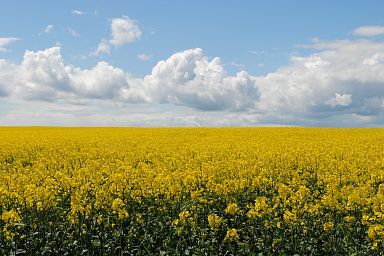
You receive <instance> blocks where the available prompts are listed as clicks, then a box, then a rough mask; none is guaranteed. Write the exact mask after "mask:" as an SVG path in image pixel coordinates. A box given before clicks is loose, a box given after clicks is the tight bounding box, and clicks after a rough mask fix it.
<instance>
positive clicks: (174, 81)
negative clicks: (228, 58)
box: [144, 48, 259, 110]
mask: <svg viewBox="0 0 384 256" xmlns="http://www.w3.org/2000/svg"><path fill="white" fill-rule="evenodd" d="M144 86H145V89H146V92H147V94H148V96H149V98H150V99H151V102H156V103H171V104H176V105H185V106H189V107H193V108H196V109H202V110H224V109H229V110H244V109H247V108H252V107H253V106H254V104H255V103H256V102H257V101H258V98H259V91H258V88H257V86H256V84H255V79H254V78H253V77H252V76H250V75H249V74H247V73H246V72H244V71H242V72H239V73H238V74H236V76H229V75H227V74H226V72H225V70H224V67H223V66H222V64H221V63H220V59H219V58H217V57H216V58H213V59H212V60H209V59H208V58H207V57H205V56H204V55H203V51H202V50H201V49H200V48H196V49H190V50H186V51H183V52H179V53H176V54H174V55H172V56H171V57H170V58H168V59H167V60H165V61H160V62H159V63H158V64H157V65H156V66H155V67H154V68H153V70H152V73H151V74H150V75H147V76H146V77H144Z"/></svg>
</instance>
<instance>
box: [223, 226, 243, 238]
mask: <svg viewBox="0 0 384 256" xmlns="http://www.w3.org/2000/svg"><path fill="white" fill-rule="evenodd" d="M237 239H239V234H238V233H237V230H236V229H235V228H231V229H228V230H227V234H226V235H225V238H224V241H234V240H237Z"/></svg>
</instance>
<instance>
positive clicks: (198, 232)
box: [0, 127, 384, 255]
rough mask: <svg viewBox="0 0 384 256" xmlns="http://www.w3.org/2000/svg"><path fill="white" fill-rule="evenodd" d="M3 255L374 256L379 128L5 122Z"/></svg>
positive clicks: (379, 215) (0, 169) (379, 195)
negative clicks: (21, 124) (91, 125)
mask: <svg viewBox="0 0 384 256" xmlns="http://www.w3.org/2000/svg"><path fill="white" fill-rule="evenodd" d="M0 137H1V140H0V217H1V218H0V254H1V255H9V254H14V253H17V254H22V253H25V254H28V255H151V254H153V255H284V254H286V255H293V254H299V255H336V254H339V255H380V253H382V251H383V249H384V248H383V243H382V242H383V239H384V226H383V225H384V184H383V183H384V143H383V141H384V130H382V129H309V128H227V129H224V128H216V129H214V128H212V129H208V128H175V129H170V128H167V129H133V128H130V129H125V128H44V127H24V128H21V127H20V128H17V127H14V128H0Z"/></svg>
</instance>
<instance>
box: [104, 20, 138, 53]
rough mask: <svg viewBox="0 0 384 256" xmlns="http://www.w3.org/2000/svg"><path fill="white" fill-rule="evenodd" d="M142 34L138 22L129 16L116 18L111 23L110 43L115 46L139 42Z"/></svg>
mask: <svg viewBox="0 0 384 256" xmlns="http://www.w3.org/2000/svg"><path fill="white" fill-rule="evenodd" d="M141 34H142V33H141V30H140V28H139V26H138V25H137V22H136V21H134V20H131V19H130V18H129V17H127V16H123V17H122V18H114V19H112V22H111V39H110V40H109V43H110V44H112V45H115V46H116V45H124V44H128V43H132V42H134V41H137V40H139V39H140V38H141Z"/></svg>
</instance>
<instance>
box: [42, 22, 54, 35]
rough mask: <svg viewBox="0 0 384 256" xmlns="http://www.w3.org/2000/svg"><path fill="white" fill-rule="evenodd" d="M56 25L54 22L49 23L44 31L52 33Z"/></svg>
mask: <svg viewBox="0 0 384 256" xmlns="http://www.w3.org/2000/svg"><path fill="white" fill-rule="evenodd" d="M54 28H55V27H54V26H53V25H52V24H49V25H48V26H46V27H45V28H44V33H51V32H52V31H53V30H54Z"/></svg>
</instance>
